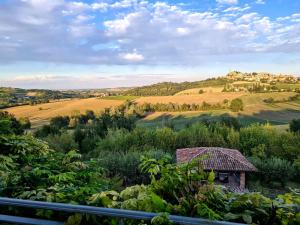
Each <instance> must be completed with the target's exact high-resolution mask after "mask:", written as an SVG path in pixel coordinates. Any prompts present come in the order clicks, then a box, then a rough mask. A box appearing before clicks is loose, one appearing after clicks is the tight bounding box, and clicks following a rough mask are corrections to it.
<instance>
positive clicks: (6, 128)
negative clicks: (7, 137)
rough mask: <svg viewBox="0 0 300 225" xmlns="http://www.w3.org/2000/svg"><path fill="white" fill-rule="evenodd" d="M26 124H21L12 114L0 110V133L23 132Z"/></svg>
mask: <svg viewBox="0 0 300 225" xmlns="http://www.w3.org/2000/svg"><path fill="white" fill-rule="evenodd" d="M26 127H27V124H22V123H21V122H20V121H18V120H17V119H16V118H15V117H14V115H12V114H10V113H8V112H6V111H0V134H17V135H19V134H23V133H24V130H25V128H26Z"/></svg>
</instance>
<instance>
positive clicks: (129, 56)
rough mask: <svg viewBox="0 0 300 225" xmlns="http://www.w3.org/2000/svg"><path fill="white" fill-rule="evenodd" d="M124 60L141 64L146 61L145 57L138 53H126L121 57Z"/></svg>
mask: <svg viewBox="0 0 300 225" xmlns="http://www.w3.org/2000/svg"><path fill="white" fill-rule="evenodd" d="M120 56H121V57H122V58H123V59H125V60H128V61H130V62H140V61H143V60H144V56H143V55H141V54H138V53H136V52H133V53H126V54H121V55H120Z"/></svg>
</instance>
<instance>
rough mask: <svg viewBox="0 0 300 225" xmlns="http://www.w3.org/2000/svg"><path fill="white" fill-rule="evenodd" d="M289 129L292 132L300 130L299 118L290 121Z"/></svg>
mask: <svg viewBox="0 0 300 225" xmlns="http://www.w3.org/2000/svg"><path fill="white" fill-rule="evenodd" d="M290 131H292V132H299V131H300V119H294V120H292V121H291V122H290Z"/></svg>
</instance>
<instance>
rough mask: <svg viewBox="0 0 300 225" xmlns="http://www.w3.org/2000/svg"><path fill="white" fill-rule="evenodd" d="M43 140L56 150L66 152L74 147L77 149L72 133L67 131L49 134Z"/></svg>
mask: <svg viewBox="0 0 300 225" xmlns="http://www.w3.org/2000/svg"><path fill="white" fill-rule="evenodd" d="M45 141H46V142H47V143H48V144H49V147H50V148H51V149H53V150H56V151H61V152H68V151H71V150H74V149H78V145H77V143H76V142H75V140H74V138H73V135H71V134H70V133H67V132H65V133H63V134H61V135H59V134H54V135H49V136H48V137H46V138H45Z"/></svg>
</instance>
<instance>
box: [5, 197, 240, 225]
mask: <svg viewBox="0 0 300 225" xmlns="http://www.w3.org/2000/svg"><path fill="white" fill-rule="evenodd" d="M0 206H14V207H25V208H31V209H47V210H53V211H59V212H68V213H82V214H90V215H96V216H106V217H113V218H120V224H123V223H122V219H134V220H147V221H150V220H151V219H152V218H153V217H155V216H158V215H159V214H158V213H149V212H142V211H133V210H123V209H112V208H103V207H94V206H84V205H71V204H63V203H51V202H40V201H31V200H21V199H12V198H1V197H0ZM169 219H170V220H171V221H172V222H173V223H174V224H183V225H242V224H239V223H231V222H224V221H212V220H207V219H201V218H192V217H185V216H175V215H170V216H169ZM0 223H10V224H30V225H42V224H43V225H62V224H64V223H63V222H59V221H50V220H44V219H34V218H26V217H18V216H10V215H2V214H0Z"/></svg>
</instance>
